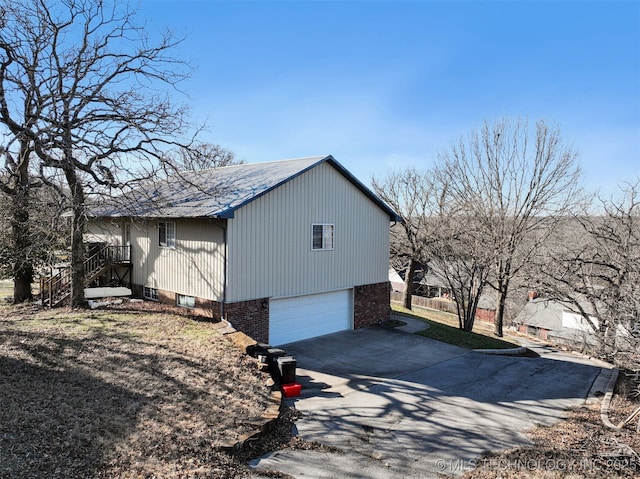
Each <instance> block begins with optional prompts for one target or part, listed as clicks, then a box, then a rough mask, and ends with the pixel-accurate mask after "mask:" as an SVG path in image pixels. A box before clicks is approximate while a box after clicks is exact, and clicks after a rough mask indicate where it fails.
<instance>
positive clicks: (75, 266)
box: [65, 167, 87, 308]
mask: <svg viewBox="0 0 640 479" xmlns="http://www.w3.org/2000/svg"><path fill="white" fill-rule="evenodd" d="M65 176H66V179H67V184H68V185H69V189H70V190H71V206H72V211H73V219H72V222H71V307H72V308H83V307H85V306H86V299H85V296H84V288H85V271H84V238H83V234H84V230H85V226H86V222H87V220H86V216H85V209H84V204H85V200H84V191H83V189H82V185H81V184H80V181H79V179H78V177H77V175H76V172H75V171H74V170H73V168H72V167H69V168H65Z"/></svg>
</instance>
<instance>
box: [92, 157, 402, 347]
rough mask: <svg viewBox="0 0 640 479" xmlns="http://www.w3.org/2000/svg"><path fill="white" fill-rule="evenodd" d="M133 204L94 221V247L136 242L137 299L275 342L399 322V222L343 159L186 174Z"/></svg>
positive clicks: (131, 253)
mask: <svg viewBox="0 0 640 479" xmlns="http://www.w3.org/2000/svg"><path fill="white" fill-rule="evenodd" d="M127 197H128V198H130V199H129V200H127V201H125V200H124V199H120V200H119V204H117V205H115V206H111V207H108V206H104V207H101V208H100V209H99V210H95V211H94V212H93V214H92V218H91V220H90V222H89V228H88V230H89V231H88V234H87V236H86V239H87V241H89V242H98V243H108V244H112V245H125V246H128V245H130V248H127V251H126V254H127V255H128V259H130V264H131V267H130V277H131V287H132V289H133V291H134V294H137V295H139V296H141V297H144V298H146V299H150V300H157V301H161V302H165V303H168V304H176V305H178V306H183V307H185V308H193V309H195V310H198V311H199V312H200V313H205V314H208V315H209V316H212V317H215V318H223V319H225V320H227V321H229V322H230V323H231V324H232V325H233V326H234V327H236V328H237V329H239V330H242V331H244V332H246V333H247V334H249V335H250V336H252V337H253V338H255V339H256V340H258V341H261V342H269V343H271V344H274V345H277V344H283V343H287V342H291V341H297V340H301V339H306V338H311V337H314V336H319V335H324V334H328V333H332V332H336V331H341V330H346V329H351V328H360V327H363V326H367V325H371V324H374V323H377V322H380V321H382V320H385V319H387V318H388V317H389V314H390V306H389V294H390V286H389V279H388V262H389V226H390V222H391V221H399V218H398V216H397V215H396V213H395V212H394V211H392V210H391V209H390V208H389V207H388V206H387V205H386V204H385V203H384V202H383V201H382V200H380V199H379V198H378V197H377V196H375V195H374V194H373V193H372V192H371V191H370V190H369V189H367V188H366V187H365V186H364V185H363V184H362V183H361V182H360V181H358V180H357V179H356V178H355V177H354V176H353V175H352V174H351V173H349V172H348V171H347V170H346V169H345V168H344V167H343V166H342V165H340V164H339V163H338V162H337V161H336V160H335V159H334V158H333V157H332V156H326V157H313V158H302V159H296V160H286V161H277V162H270V163H259V164H244V165H237V166H229V167H224V168H216V169H211V170H205V171H197V172H183V173H181V174H180V175H175V176H173V177H171V178H169V179H168V180H163V181H158V182H155V183H149V184H148V185H146V186H145V187H144V188H140V189H138V190H136V191H134V194H133V195H127ZM131 198H133V200H131ZM127 205H128V206H127Z"/></svg>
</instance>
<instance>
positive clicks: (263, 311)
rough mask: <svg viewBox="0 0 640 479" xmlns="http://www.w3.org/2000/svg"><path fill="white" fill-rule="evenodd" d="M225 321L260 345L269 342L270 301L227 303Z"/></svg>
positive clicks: (255, 300)
mask: <svg viewBox="0 0 640 479" xmlns="http://www.w3.org/2000/svg"><path fill="white" fill-rule="evenodd" d="M224 313H225V319H226V320H227V321H229V322H230V323H231V324H232V325H233V327H234V328H236V329H237V330H239V331H242V332H243V333H245V334H247V335H248V336H251V337H252V338H253V339H255V340H256V341H258V342H259V343H266V342H268V341H269V300H268V299H267V298H263V299H254V300H251V301H240V302H239V303H227V304H225V305H224Z"/></svg>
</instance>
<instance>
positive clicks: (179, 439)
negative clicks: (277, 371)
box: [0, 306, 269, 479]
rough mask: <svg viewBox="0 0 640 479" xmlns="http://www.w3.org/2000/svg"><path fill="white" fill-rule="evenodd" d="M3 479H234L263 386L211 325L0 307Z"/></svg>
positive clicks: (156, 315) (262, 403)
mask: <svg viewBox="0 0 640 479" xmlns="http://www.w3.org/2000/svg"><path fill="white" fill-rule="evenodd" d="M0 318H1V319H0V477H11V478H31V477H47V478H65V479H72V478H87V477H103V478H116V477H117V478H129V477H131V478H133V477H136V478H138V477H149V478H150V477H158V478H160V477H162V478H170V477H238V476H245V475H248V470H247V468H246V466H244V464H242V463H241V462H239V461H237V460H236V459H234V458H232V457H230V456H228V455H227V454H226V453H223V452H221V451H220V449H219V446H220V444H221V442H223V441H226V440H228V439H234V438H237V437H239V436H240V435H241V434H243V433H244V432H247V431H249V430H251V429H252V428H253V427H252V425H251V421H252V420H255V418H256V417H257V416H259V415H261V414H262V412H263V411H264V410H265V408H266V406H267V399H268V394H269V391H268V389H267V387H266V386H265V382H266V379H267V378H266V377H265V375H264V374H263V373H259V372H258V371H257V368H256V365H255V364H254V363H253V362H252V361H250V360H249V359H247V358H246V356H244V355H242V354H241V352H240V351H238V350H237V349H236V348H235V347H234V346H233V345H232V344H231V343H230V342H229V341H227V340H226V339H225V338H224V337H223V336H222V335H221V334H220V333H219V332H218V330H217V328H218V325H216V324H215V323H211V322H204V321H196V320H194V319H191V318H188V317H183V316H178V315H175V314H170V313H166V312H149V311H137V312H136V311H129V312H127V311H95V312H88V311H61V310H54V311H40V310H37V309H29V308H28V307H24V306H23V307H13V306H11V307H9V306H3V307H2V309H0Z"/></svg>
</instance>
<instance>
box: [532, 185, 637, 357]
mask: <svg viewBox="0 0 640 479" xmlns="http://www.w3.org/2000/svg"><path fill="white" fill-rule="evenodd" d="M621 193H622V194H621V195H620V196H619V197H617V198H616V197H612V198H611V199H608V200H602V199H601V200H600V207H601V209H600V211H598V212H596V213H592V214H588V215H580V216H576V217H575V218H573V219H572V221H571V223H570V226H568V227H567V228H566V229H565V230H564V232H563V233H564V234H562V235H558V236H556V237H554V238H551V239H552V241H549V242H548V243H547V244H545V249H544V254H543V255H542V256H541V258H542V259H543V260H544V261H543V262H541V263H540V264H539V265H538V268H536V271H534V272H533V281H535V284H536V289H537V291H538V292H540V293H541V294H544V295H545V296H547V297H549V298H551V299H555V300H558V301H561V302H562V303H563V304H565V305H566V306H567V308H569V309H571V310H573V311H574V312H576V313H578V314H580V315H581V316H582V318H583V321H584V323H585V324H587V325H588V326H589V328H590V330H591V332H592V334H593V335H594V336H595V338H596V339H597V351H596V353H597V354H598V355H599V356H601V357H603V358H605V359H608V360H615V359H616V357H615V356H616V354H621V353H625V352H626V351H625V349H628V348H629V347H631V348H633V349H634V351H633V352H634V353H637V351H636V350H635V349H636V348H637V346H635V347H634V345H635V344H637V341H633V340H632V339H631V338H633V337H635V338H640V179H637V180H636V181H635V183H628V184H625V185H623V186H622V188H621ZM619 333H624V335H623V337H620V335H619Z"/></svg>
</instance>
